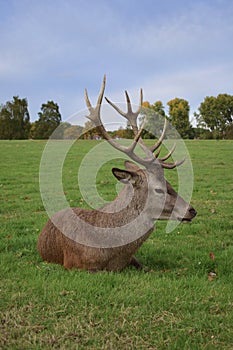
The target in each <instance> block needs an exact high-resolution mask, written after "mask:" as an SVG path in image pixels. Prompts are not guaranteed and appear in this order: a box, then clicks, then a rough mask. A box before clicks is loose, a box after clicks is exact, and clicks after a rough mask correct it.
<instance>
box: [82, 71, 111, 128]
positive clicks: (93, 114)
mask: <svg viewBox="0 0 233 350" xmlns="http://www.w3.org/2000/svg"><path fill="white" fill-rule="evenodd" d="M105 84H106V75H104V78H103V82H102V85H101V88H100V93H99V97H98V100H97V103H96V106H95V108H94V107H92V105H91V102H90V99H89V97H88V93H87V89H85V90H84V97H85V101H86V105H87V108H88V110H89V113H90V114H89V115H88V116H87V118H88V119H90V120H91V121H92V122H93V123H94V124H95V126H97V127H98V126H100V125H101V124H102V123H101V119H100V108H101V104H102V100H103V96H104V90H105Z"/></svg>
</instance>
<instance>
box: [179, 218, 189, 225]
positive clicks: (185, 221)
mask: <svg viewBox="0 0 233 350" xmlns="http://www.w3.org/2000/svg"><path fill="white" fill-rule="evenodd" d="M179 221H181V222H182V223H183V224H188V223H189V222H191V221H192V219H186V218H183V219H180V220H179Z"/></svg>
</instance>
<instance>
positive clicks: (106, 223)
mask: <svg viewBox="0 0 233 350" xmlns="http://www.w3.org/2000/svg"><path fill="white" fill-rule="evenodd" d="M104 90H105V77H104V79H103V83H102V87H101V90H100V94H99V97H98V101H97V105H96V107H93V106H92V105H91V103H90V100H89V97H88V94H87V91H86V90H85V100H86V105H87V108H88V110H89V113H90V114H89V116H88V118H89V119H90V120H91V121H92V122H93V123H94V124H95V126H96V127H97V128H98V129H99V131H100V133H101V135H102V136H103V138H104V139H106V140H107V141H108V142H109V144H111V145H112V146H113V147H114V148H116V149H117V150H119V151H121V152H123V153H125V154H126V155H127V156H129V157H130V159H132V160H133V161H134V162H136V163H138V164H140V165H142V166H143V168H140V167H139V166H138V165H136V164H135V163H133V162H131V161H125V168H126V169H125V170H121V169H118V168H113V169H112V172H113V175H114V176H115V177H116V178H117V179H118V180H119V181H121V182H122V183H124V187H123V188H122V190H121V191H120V193H119V195H118V196H117V198H116V199H115V200H114V201H113V202H111V203H109V204H107V205H106V206H104V208H101V209H98V210H88V209H82V208H69V209H64V210H62V211H59V212H58V213H56V214H55V215H54V216H53V217H52V218H50V219H49V220H48V222H47V223H46V225H45V227H44V228H43V230H42V232H41V233H40V236H39V240H38V250H39V253H40V255H41V257H42V259H43V260H45V261H47V262H51V263H57V264H61V265H63V266H64V267H65V268H66V269H71V268H77V269H85V270H88V271H100V270H106V271H120V270H122V269H123V268H125V267H126V266H128V265H130V264H132V265H134V266H136V267H142V265H141V264H140V263H139V262H138V261H137V259H136V258H135V257H134V254H135V253H136V252H137V250H138V249H139V248H140V246H141V245H142V244H143V242H144V241H145V240H146V239H147V238H148V236H149V235H150V234H151V232H153V230H154V227H155V221H156V220H164V219H165V220H166V219H172V220H179V221H191V220H192V219H193V218H194V217H195V215H196V211H195V209H194V208H193V207H191V206H190V205H189V204H188V203H187V202H185V201H184V199H183V198H181V197H180V196H179V195H178V194H177V193H176V192H175V190H174V189H173V188H172V186H171V185H170V184H169V183H168V182H167V181H166V179H165V177H164V170H163V169H164V168H165V169H173V168H175V167H176V166H178V165H180V164H182V163H183V161H180V162H173V163H168V162H165V161H166V160H167V159H168V158H169V157H170V156H171V154H172V152H173V150H174V149H172V150H171V151H170V152H169V153H168V154H167V155H166V156H165V157H163V158H160V159H159V158H158V156H159V151H157V154H155V155H154V151H155V150H158V148H159V147H160V145H161V143H162V141H163V138H164V134H165V129H166V120H165V125H164V129H163V132H162V134H161V137H160V138H159V140H158V141H157V142H156V144H155V145H154V146H153V147H147V146H146V145H145V143H144V142H143V140H142V138H141V133H142V130H143V127H141V128H140V130H139V129H138V126H137V117H138V115H139V114H140V110H141V106H142V99H143V98H142V90H141V95H140V106H139V108H138V110H137V111H136V112H133V111H132V105H131V102H130V99H129V96H128V93H127V91H126V92H125V94H126V100H127V109H128V110H127V112H126V113H124V112H123V111H121V110H120V109H119V108H118V107H117V106H116V105H115V104H113V103H112V102H111V101H109V100H108V99H107V98H106V100H107V102H108V103H109V104H110V105H111V106H112V107H113V108H114V109H115V110H116V111H117V112H118V113H119V114H121V115H122V116H124V117H125V118H126V119H127V120H128V122H129V123H130V125H131V127H132V129H133V132H134V134H135V138H134V140H133V142H132V144H131V145H130V146H128V147H126V146H123V145H120V144H119V143H118V142H116V141H115V140H113V139H111V137H110V135H109V134H108V132H107V131H106V129H105V127H104V125H103V123H102V122H101V118H100V109H101V103H102V99H103V95H104ZM137 144H139V145H140V147H141V148H142V149H143V151H144V153H145V157H144V158H143V157H140V156H139V155H137V154H136V153H135V147H136V145H137ZM76 219H78V220H76ZM101 230H104V232H105V235H102V231H101ZM92 235H93V237H92ZM98 235H99V236H98ZM94 236H97V237H99V240H98V239H97V241H98V242H97V243H95V242H94ZM85 237H87V240H86V241H85ZM85 242H87V243H85ZM88 242H91V243H88ZM93 242H94V243H93ZM92 243H93V244H92ZM121 243H122V244H121Z"/></svg>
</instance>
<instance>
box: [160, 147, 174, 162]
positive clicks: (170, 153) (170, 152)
mask: <svg viewBox="0 0 233 350" xmlns="http://www.w3.org/2000/svg"><path fill="white" fill-rule="evenodd" d="M175 149H176V144H175V143H174V145H173V147H172V149H171V150H170V151H169V152H168V154H166V156H164V157H162V158H159V160H161V161H162V162H163V161H165V160H167V159H168V158H169V157H170V156H171V155H172V153H173V152H174V151H175ZM157 157H158V156H157ZM157 157H156V158H157Z"/></svg>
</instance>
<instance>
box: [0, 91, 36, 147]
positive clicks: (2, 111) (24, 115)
mask: <svg viewBox="0 0 233 350" xmlns="http://www.w3.org/2000/svg"><path fill="white" fill-rule="evenodd" d="M29 132H30V115H29V112H28V102H27V99H26V98H22V99H20V98H19V97H18V96H14V97H13V101H8V102H6V104H5V105H2V106H1V107H0V139H10V140H12V139H14V140H22V139H27V138H28V137H29Z"/></svg>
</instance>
